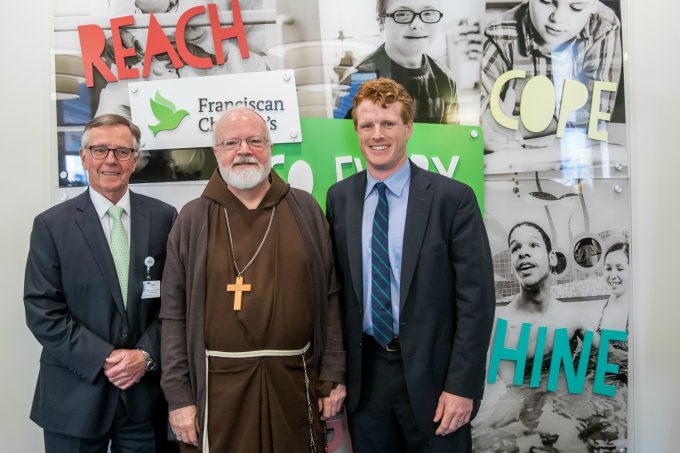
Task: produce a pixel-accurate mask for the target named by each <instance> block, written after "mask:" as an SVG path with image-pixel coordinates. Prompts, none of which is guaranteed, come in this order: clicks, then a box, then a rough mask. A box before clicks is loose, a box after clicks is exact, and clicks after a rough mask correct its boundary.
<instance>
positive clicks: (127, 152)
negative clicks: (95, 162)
mask: <svg viewBox="0 0 680 453" xmlns="http://www.w3.org/2000/svg"><path fill="white" fill-rule="evenodd" d="M87 149H88V150H89V151H90V155H92V157H94V158H95V159H106V158H107V157H109V153H110V152H112V151H113V155H114V156H115V158H116V159H118V160H128V159H129V158H131V157H132V156H133V155H134V154H135V153H136V152H137V151H135V150H134V149H132V148H109V147H107V146H104V145H92V146H88V147H87Z"/></svg>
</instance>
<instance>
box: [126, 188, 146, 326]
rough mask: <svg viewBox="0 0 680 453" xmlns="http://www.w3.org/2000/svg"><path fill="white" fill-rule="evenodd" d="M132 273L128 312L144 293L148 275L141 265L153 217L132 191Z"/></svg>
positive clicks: (129, 284) (129, 278)
mask: <svg viewBox="0 0 680 453" xmlns="http://www.w3.org/2000/svg"><path fill="white" fill-rule="evenodd" d="M130 210H131V213H130V214H131V216H130V230H131V231H130V273H129V277H128V298H127V300H128V313H130V308H131V305H133V304H137V302H138V300H139V296H140V294H142V281H143V280H146V275H142V271H143V270H144V269H146V267H143V266H140V263H143V262H144V259H145V258H146V256H147V252H148V250H149V229H150V228H151V217H150V214H149V211H148V209H147V208H146V206H145V205H144V201H143V199H142V198H141V197H139V196H138V195H137V194H135V193H133V192H132V191H130Z"/></svg>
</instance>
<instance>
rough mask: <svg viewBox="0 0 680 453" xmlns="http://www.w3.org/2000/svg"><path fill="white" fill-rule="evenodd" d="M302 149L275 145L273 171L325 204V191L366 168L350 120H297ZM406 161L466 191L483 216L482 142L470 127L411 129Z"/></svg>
mask: <svg viewBox="0 0 680 453" xmlns="http://www.w3.org/2000/svg"><path fill="white" fill-rule="evenodd" d="M300 121H301V127H302V138H303V140H302V143H287V144H278V145H275V146H274V149H273V150H272V154H273V160H272V163H273V167H274V169H275V170H276V171H277V172H278V173H279V175H281V177H282V178H283V179H285V180H286V181H288V182H289V183H291V185H293V186H295V187H300V188H304V189H306V190H308V191H310V192H311V193H312V195H314V198H316V200H317V201H318V202H319V204H320V205H321V206H322V207H324V206H325V204H326V191H327V190H328V188H329V187H330V186H331V185H333V184H334V183H336V182H337V181H340V180H342V179H344V178H347V177H349V176H351V175H353V174H354V173H357V172H359V171H361V170H364V169H365V168H366V165H365V161H364V158H363V156H362V155H361V151H360V149H359V142H358V139H357V136H356V133H355V132H354V124H353V123H352V120H337V119H326V118H301V119H300ZM407 151H408V155H409V157H410V158H411V160H412V161H413V162H414V163H415V164H416V165H418V166H419V167H421V168H425V169H427V170H429V171H432V172H435V173H440V174H442V175H446V176H449V177H452V178H454V179H456V180H458V181H461V182H464V183H465V184H467V185H469V186H470V187H471V188H472V189H473V190H474V191H475V194H476V196H477V202H478V203H479V206H480V208H481V209H482V212H483V211H484V139H483V136H482V131H481V129H479V128H478V127H474V126H458V125H451V124H419V123H417V124H414V127H413V135H412V136H411V139H410V140H409V142H408V149H407Z"/></svg>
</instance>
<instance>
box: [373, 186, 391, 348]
mask: <svg viewBox="0 0 680 453" xmlns="http://www.w3.org/2000/svg"><path fill="white" fill-rule="evenodd" d="M375 187H376V189H378V206H376V208H375V215H374V217H373V235H372V237H371V268H372V269H371V307H372V309H371V315H372V317H373V318H372V319H373V337H374V338H375V340H376V341H377V342H378V343H380V345H382V346H383V347H387V345H388V344H389V343H390V342H391V341H392V338H393V337H394V330H393V328H392V297H391V285H390V280H391V275H392V272H391V268H390V255H389V252H388V250H389V246H388V244H389V243H388V236H387V234H388V225H389V206H388V204H387V196H386V195H385V189H386V188H387V186H386V185H385V183H384V182H379V183H377V184H376V185H375Z"/></svg>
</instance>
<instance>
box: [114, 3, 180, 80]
mask: <svg viewBox="0 0 680 453" xmlns="http://www.w3.org/2000/svg"><path fill="white" fill-rule="evenodd" d="M164 53H167V54H168V57H170V61H172V64H173V65H174V66H175V69H179V68H181V67H182V66H184V63H183V62H182V60H181V59H180V58H179V55H177V52H176V51H175V48H174V47H172V44H171V43H170V41H169V40H168V37H167V36H165V33H163V28H161V24H159V23H158V19H156V16H154V15H153V14H151V15H150V16H149V32H148V35H147V40H146V53H145V55H144V71H143V73H142V77H144V78H146V77H149V72H151V58H153V57H155V56H156V55H162V54H164ZM121 78H122V77H121Z"/></svg>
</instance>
